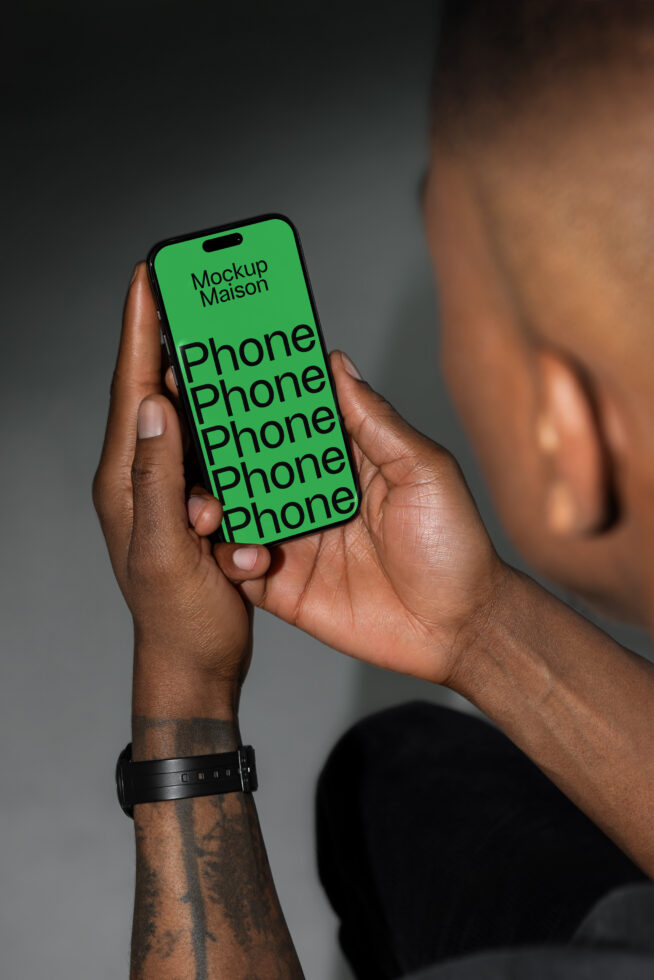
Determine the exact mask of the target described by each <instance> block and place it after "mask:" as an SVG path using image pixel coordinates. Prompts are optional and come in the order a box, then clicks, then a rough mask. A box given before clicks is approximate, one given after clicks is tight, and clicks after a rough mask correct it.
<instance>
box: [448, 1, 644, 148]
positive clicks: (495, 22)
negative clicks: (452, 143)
mask: <svg viewBox="0 0 654 980" xmlns="http://www.w3.org/2000/svg"><path fill="white" fill-rule="evenodd" d="M645 63H649V65H650V66H651V65H652V64H654V0H442V2H441V5H440V12H439V17H438V36H437V52H436V60H435V67H434V71H433V76H432V79H433V81H432V112H433V114H432V119H433V122H434V126H435V129H436V132H437V133H438V135H439V137H443V136H444V137H445V138H448V137H451V138H454V139H456V138H457V137H458V138H461V137H463V138H466V136H468V137H470V136H472V137H475V136H479V135H483V134H484V133H485V134H487V135H488V134H491V133H492V132H493V131H494V130H495V128H496V127H498V126H500V125H501V123H502V121H503V120H506V119H509V118H511V116H513V115H515V114H516V113H517V112H519V111H521V110H523V109H524V108H525V107H526V106H528V104H529V99H530V98H531V97H533V95H534V94H535V93H536V92H538V91H539V90H540V91H542V90H543V89H555V90H558V91H560V92H561V94H562V95H563V96H564V97H565V95H566V94H570V90H571V87H572V86H574V85H575V82H576V81H577V80H578V79H579V78H580V77H581V75H582V74H583V73H586V74H588V72H589V71H592V72H594V73H595V76H596V77H597V80H598V84H602V79H603V80H604V84H610V81H609V79H610V70H611V68H615V66H624V65H627V64H629V65H630V66H631V67H632V68H638V67H642V66H643V65H644V64H645Z"/></svg>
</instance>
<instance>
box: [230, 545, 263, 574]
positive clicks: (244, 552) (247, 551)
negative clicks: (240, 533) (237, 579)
mask: <svg viewBox="0 0 654 980" xmlns="http://www.w3.org/2000/svg"><path fill="white" fill-rule="evenodd" d="M257 555H258V552H257V549H256V548H237V549H236V551H235V552H234V554H233V555H232V561H233V562H234V564H235V565H236V567H237V568H241V569H242V570H243V571H244V572H250V571H252V569H253V568H254V566H255V565H256V563H257Z"/></svg>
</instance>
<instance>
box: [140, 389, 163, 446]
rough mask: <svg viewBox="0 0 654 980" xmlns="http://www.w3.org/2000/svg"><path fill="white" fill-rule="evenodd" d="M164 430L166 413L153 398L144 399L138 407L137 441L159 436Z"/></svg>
mask: <svg viewBox="0 0 654 980" xmlns="http://www.w3.org/2000/svg"><path fill="white" fill-rule="evenodd" d="M165 428H166V413H165V412H164V408H163V405H162V404H161V403H160V402H158V401H155V399H154V398H144V399H143V401H142V402H141V404H140V405H139V414H138V423H137V429H138V435H139V439H151V438H152V436H160V435H161V433H162V432H163V430H164V429H165Z"/></svg>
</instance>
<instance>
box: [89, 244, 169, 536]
mask: <svg viewBox="0 0 654 980" xmlns="http://www.w3.org/2000/svg"><path fill="white" fill-rule="evenodd" d="M160 390H161V344H160V340H159V321H158V319H157V313H156V309H155V305H154V300H153V298H152V293H151V290H150V287H149V284H148V281H147V276H146V271H145V263H144V262H140V263H139V264H138V265H137V266H136V269H135V270H134V276H133V279H132V282H131V283H130V287H129V291H128V294H127V300H126V303H125V309H124V313H123V328H122V333H121V338H120V347H119V350H118V358H117V361H116V367H115V370H114V374H113V378H112V382H111V398H110V404H109V414H108V418H107V427H106V431H105V437H104V443H103V446H102V454H101V457H100V463H99V465H98V469H97V472H96V476H95V479H94V486H93V496H94V501H95V502H96V507H97V509H98V512H99V513H100V515H101V520H102V522H103V526H104V527H105V530H106V531H107V532H108V533H109V535H110V536H111V537H112V539H113V538H114V537H115V536H116V535H120V536H121V537H122V538H126V540H125V541H123V542H122V543H123V544H125V545H126V544H127V541H128V540H129V533H130V519H129V518H130V512H131V494H130V492H129V486H130V468H131V465H132V459H133V455H134V446H135V443H136V414H137V411H138V407H139V404H140V403H141V401H142V400H143V398H145V397H146V395H149V394H152V393H153V392H158V391H160ZM115 543H116V544H117V545H120V543H121V542H115Z"/></svg>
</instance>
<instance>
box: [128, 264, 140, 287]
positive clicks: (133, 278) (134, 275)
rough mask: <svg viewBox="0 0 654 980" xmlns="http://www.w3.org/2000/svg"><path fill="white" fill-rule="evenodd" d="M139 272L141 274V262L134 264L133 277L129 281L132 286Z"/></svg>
mask: <svg viewBox="0 0 654 980" xmlns="http://www.w3.org/2000/svg"><path fill="white" fill-rule="evenodd" d="M138 274H139V264H138V263H137V264H136V265H135V266H134V272H133V273H132V278H131V279H130V281H129V284H130V286H131V285H132V283H133V282H134V280H135V279H136V277H137V276H138Z"/></svg>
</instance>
